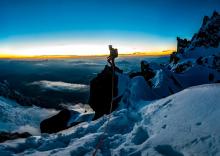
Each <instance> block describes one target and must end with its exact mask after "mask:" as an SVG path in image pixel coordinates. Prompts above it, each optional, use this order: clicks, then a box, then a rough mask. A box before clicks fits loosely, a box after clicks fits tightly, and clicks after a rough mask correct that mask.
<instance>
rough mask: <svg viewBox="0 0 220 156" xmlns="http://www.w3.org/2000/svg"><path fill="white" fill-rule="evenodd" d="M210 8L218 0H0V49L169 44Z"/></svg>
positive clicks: (77, 50)
mask: <svg viewBox="0 0 220 156" xmlns="http://www.w3.org/2000/svg"><path fill="white" fill-rule="evenodd" d="M214 10H217V11H219V12H220V0H0V19H1V24H0V54H21V55H37V54H38V55H43V54H45V55H57V54H60V55H62V54H63V55H71V54H72V55H75V54H77V55H86V54H103V53H107V52H108V51H107V50H108V49H107V45H108V44H113V45H115V46H117V47H118V48H119V52H120V50H121V52H131V51H159V50H167V49H174V48H175V46H176V43H175V42H176V36H180V37H186V38H190V37H192V35H193V33H195V32H196V31H198V29H199V27H200V25H201V23H202V18H203V16H204V15H209V16H210V15H211V14H212V12H213V11H214Z"/></svg>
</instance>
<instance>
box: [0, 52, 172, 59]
mask: <svg viewBox="0 0 220 156" xmlns="http://www.w3.org/2000/svg"><path fill="white" fill-rule="evenodd" d="M173 51H175V50H166V51H157V52H127V53H122V54H120V53H119V57H132V56H166V55H170V54H171V53H172V52H173ZM106 56H108V54H97V55H16V54H7V53H1V52H0V59H74V58H95V57H106Z"/></svg>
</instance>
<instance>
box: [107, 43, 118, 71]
mask: <svg viewBox="0 0 220 156" xmlns="http://www.w3.org/2000/svg"><path fill="white" fill-rule="evenodd" d="M108 47H109V51H110V55H109V56H108V57H107V61H108V63H109V64H110V65H111V67H115V58H116V57H118V49H116V48H113V47H112V45H109V46H108Z"/></svg>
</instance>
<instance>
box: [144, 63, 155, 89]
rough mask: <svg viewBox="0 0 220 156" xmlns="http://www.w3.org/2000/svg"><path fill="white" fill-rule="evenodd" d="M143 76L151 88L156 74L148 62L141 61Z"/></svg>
mask: <svg viewBox="0 0 220 156" xmlns="http://www.w3.org/2000/svg"><path fill="white" fill-rule="evenodd" d="M141 74H142V76H143V77H144V79H145V80H146V81H147V83H148V84H149V86H151V87H152V82H151V79H152V78H153V77H154V76H155V72H154V70H153V69H152V68H151V67H150V64H149V63H147V62H146V61H141Z"/></svg>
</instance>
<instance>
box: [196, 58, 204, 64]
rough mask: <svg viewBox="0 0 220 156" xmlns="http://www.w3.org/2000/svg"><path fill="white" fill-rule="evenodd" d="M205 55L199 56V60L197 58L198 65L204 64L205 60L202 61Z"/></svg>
mask: <svg viewBox="0 0 220 156" xmlns="http://www.w3.org/2000/svg"><path fill="white" fill-rule="evenodd" d="M202 59H203V57H199V58H198V59H197V60H196V63H197V64H198V65H202V64H203V61H202Z"/></svg>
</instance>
